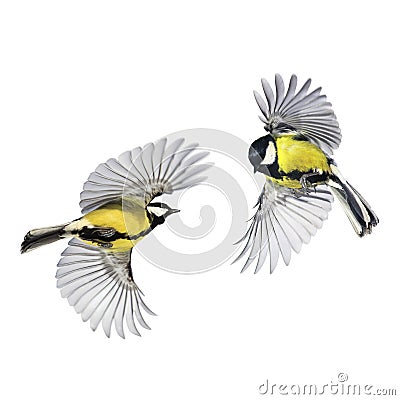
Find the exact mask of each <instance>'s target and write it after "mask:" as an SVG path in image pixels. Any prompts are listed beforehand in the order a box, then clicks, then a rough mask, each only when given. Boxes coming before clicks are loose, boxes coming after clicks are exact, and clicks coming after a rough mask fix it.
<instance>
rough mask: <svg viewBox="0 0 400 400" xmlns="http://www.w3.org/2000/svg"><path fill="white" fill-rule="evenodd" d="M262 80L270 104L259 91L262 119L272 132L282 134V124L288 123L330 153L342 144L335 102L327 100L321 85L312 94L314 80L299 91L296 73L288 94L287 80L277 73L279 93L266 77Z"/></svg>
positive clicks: (291, 79) (257, 97) (309, 81)
mask: <svg viewBox="0 0 400 400" xmlns="http://www.w3.org/2000/svg"><path fill="white" fill-rule="evenodd" d="M261 83H262V88H263V91H264V94H265V97H266V99H267V103H265V101H264V100H263V98H262V96H261V95H260V94H259V93H257V92H256V91H254V96H255V99H256V102H257V104H258V106H259V108H260V110H261V112H262V116H260V119H261V121H262V122H263V123H265V125H266V128H267V129H268V130H269V131H270V132H272V134H274V135H277V136H278V135H279V134H280V131H279V123H285V124H287V125H290V126H291V127H293V129H294V130H295V131H297V132H298V133H300V134H301V135H303V136H305V137H307V138H308V139H309V140H310V141H311V142H313V143H314V144H316V145H318V146H319V147H320V148H321V149H322V150H323V151H324V152H325V153H327V154H328V155H330V154H332V153H333V151H334V150H335V149H337V148H338V147H339V145H340V141H341V137H342V135H341V133H340V128H339V124H338V122H337V119H336V115H335V114H334V112H333V110H332V104H331V103H329V102H327V100H326V96H325V95H321V88H317V89H315V90H314V91H312V92H311V93H308V89H309V88H310V85H311V79H308V80H307V81H306V82H305V84H304V85H303V86H302V87H301V89H300V90H299V91H298V92H297V93H296V87H297V77H296V75H292V76H291V78H290V82H289V87H288V90H287V92H286V94H285V85H284V82H283V79H282V77H281V76H280V75H279V74H276V75H275V92H276V96H275V95H274V92H273V90H272V88H271V86H270V84H269V83H268V82H267V81H266V80H265V79H262V80H261Z"/></svg>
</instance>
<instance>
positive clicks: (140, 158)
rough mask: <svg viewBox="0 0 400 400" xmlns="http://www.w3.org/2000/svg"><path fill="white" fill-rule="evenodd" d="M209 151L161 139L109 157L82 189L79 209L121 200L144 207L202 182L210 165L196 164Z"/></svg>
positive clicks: (180, 140)
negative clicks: (155, 200) (164, 195)
mask: <svg viewBox="0 0 400 400" xmlns="http://www.w3.org/2000/svg"><path fill="white" fill-rule="evenodd" d="M207 155H208V152H205V151H199V149H198V144H197V143H192V144H189V145H186V146H185V145H184V139H176V140H174V141H173V142H171V143H170V144H168V143H167V139H166V138H163V139H161V140H159V141H157V142H155V143H149V144H147V145H146V146H144V147H143V148H141V147H137V148H135V149H133V150H131V151H127V152H125V153H123V154H121V155H120V156H119V157H118V159H115V158H111V159H109V160H108V161H107V162H105V163H103V164H100V165H99V166H98V167H97V168H96V170H95V171H94V172H92V173H91V174H90V175H89V178H88V180H87V181H86V183H85V184H84V186H83V192H82V193H81V202H80V206H81V207H82V213H84V214H86V213H88V212H90V211H93V210H95V209H96V208H99V207H101V206H103V205H105V204H107V203H109V202H112V201H120V200H121V199H122V198H123V197H134V198H136V200H137V201H140V202H143V203H144V205H147V204H148V203H149V202H150V201H151V200H152V199H153V198H154V197H156V196H158V195H161V194H163V193H172V192H173V191H175V190H181V189H184V188H186V187H189V186H191V185H194V184H196V183H199V182H201V181H203V180H204V176H201V173H202V172H203V171H205V170H206V169H207V168H209V167H210V164H207V163H203V164H198V162H199V161H201V160H202V159H203V158H204V157H206V156H207Z"/></svg>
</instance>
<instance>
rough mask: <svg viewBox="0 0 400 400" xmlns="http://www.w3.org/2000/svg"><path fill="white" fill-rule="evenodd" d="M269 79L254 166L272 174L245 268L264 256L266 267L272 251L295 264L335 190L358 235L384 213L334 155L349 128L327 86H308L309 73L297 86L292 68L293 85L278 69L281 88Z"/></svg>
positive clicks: (248, 237) (274, 259)
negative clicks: (338, 114)
mask: <svg viewBox="0 0 400 400" xmlns="http://www.w3.org/2000/svg"><path fill="white" fill-rule="evenodd" d="M261 83H262V87H263V91H264V94H265V97H266V100H267V103H266V102H265V101H264V99H263V97H262V96H261V95H260V94H259V93H257V92H256V91H254V96H255V99H256V102H257V104H258V106H259V108H260V110H261V113H262V115H261V116H260V117H259V118H260V119H261V121H262V122H263V123H264V124H265V125H264V129H265V131H266V132H265V135H263V136H262V137H260V138H259V139H257V140H255V141H254V142H253V143H252V144H251V146H250V149H249V153H248V158H249V161H250V163H251V164H252V166H253V169H254V173H257V172H260V173H262V174H264V175H265V178H266V182H265V185H264V187H263V190H262V193H261V195H260V196H259V199H258V202H257V204H256V206H255V207H256V208H257V210H256V213H255V215H254V217H253V218H252V221H251V224H250V227H249V228H248V230H247V232H246V234H245V235H244V236H243V238H242V239H241V240H240V241H239V242H238V243H241V242H245V245H244V247H243V249H242V252H241V253H240V254H239V257H238V258H237V259H236V260H235V261H237V260H238V259H240V258H241V257H243V256H244V255H245V254H248V256H247V260H246V263H245V265H244V267H243V269H242V271H243V270H245V269H246V268H248V266H249V265H250V264H251V263H252V262H253V261H257V263H256V267H255V272H258V271H259V269H260V268H261V267H262V265H263V264H264V262H265V260H266V257H267V255H268V254H269V257H270V260H269V263H270V272H271V273H272V272H273V271H274V269H275V267H276V265H277V263H278V260H279V255H281V256H282V258H283V260H284V262H285V264H286V265H288V264H289V262H290V257H291V249H293V250H294V251H296V252H299V251H300V248H301V245H302V243H308V242H309V241H310V238H311V236H312V235H314V234H315V233H316V230H317V228H320V227H321V226H322V222H323V221H324V220H325V219H326V218H327V216H328V212H329V210H330V209H331V203H332V202H333V196H332V193H333V194H334V195H335V196H336V197H337V199H338V200H339V202H340V204H341V205H342V206H343V209H344V212H345V213H346V215H347V217H348V219H349V220H350V222H351V224H352V226H353V228H354V230H355V232H356V233H357V235H358V236H360V237H362V236H364V235H366V234H368V233H371V231H372V228H373V227H374V226H376V225H377V224H378V222H379V220H378V217H377V216H376V214H375V213H374V212H373V211H372V209H371V207H370V206H369V204H368V203H367V202H366V200H365V199H364V198H363V197H362V196H361V195H360V194H359V193H358V191H357V190H356V189H355V188H354V187H353V186H352V185H351V184H350V183H349V182H347V180H346V179H345V178H344V177H343V175H342V174H341V173H340V171H339V169H338V167H337V165H336V163H335V162H334V160H333V159H332V158H331V156H332V153H333V150H334V149H336V148H338V147H339V144H340V141H341V133H340V129H339V124H338V122H337V120H336V116H335V114H334V112H333V110H332V108H331V106H332V105H331V103H328V102H327V100H326V96H325V95H321V88H320V87H319V88H318V89H315V90H314V91H312V92H311V93H308V89H309V87H310V85H311V79H308V80H307V81H306V82H305V84H304V85H303V86H302V87H301V89H300V90H299V91H298V92H296V86H297V77H296V75H292V76H291V78H290V82H289V87H288V90H287V91H286V92H285V85H284V82H283V79H282V77H281V76H280V75H279V74H276V75H275V89H276V90H275V94H274V91H273V90H272V88H271V86H270V85H269V83H268V82H267V81H266V80H265V79H262V80H261Z"/></svg>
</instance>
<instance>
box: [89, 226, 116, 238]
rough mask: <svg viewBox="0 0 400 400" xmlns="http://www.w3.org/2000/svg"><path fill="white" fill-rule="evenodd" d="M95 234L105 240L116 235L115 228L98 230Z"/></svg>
mask: <svg viewBox="0 0 400 400" xmlns="http://www.w3.org/2000/svg"><path fill="white" fill-rule="evenodd" d="M93 234H97V235H99V236H101V237H104V238H109V237H111V236H113V235H114V234H115V229H114V228H96V229H94V230H93Z"/></svg>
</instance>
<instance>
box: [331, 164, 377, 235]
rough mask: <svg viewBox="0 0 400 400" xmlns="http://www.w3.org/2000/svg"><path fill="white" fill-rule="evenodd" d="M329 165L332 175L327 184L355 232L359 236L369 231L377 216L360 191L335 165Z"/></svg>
mask: <svg viewBox="0 0 400 400" xmlns="http://www.w3.org/2000/svg"><path fill="white" fill-rule="evenodd" d="M330 167H331V170H332V173H333V175H332V176H331V178H330V180H329V182H328V184H329V185H330V187H331V189H332V191H333V193H334V194H335V195H336V197H337V199H338V200H339V202H340V204H341V205H342V206H343V209H344V212H345V213H346V215H347V218H348V219H349V220H350V222H351V224H352V226H353V228H354V230H355V232H356V233H357V235H358V236H360V237H362V236H364V235H366V234H368V233H371V231H372V227H374V226H376V225H377V224H378V222H379V219H378V217H377V216H376V214H375V213H374V212H373V211H372V209H371V206H370V205H369V204H368V203H367V202H366V201H365V199H364V198H363V197H362V196H361V195H360V193H358V192H357V190H356V189H354V188H353V186H351V185H350V183H349V182H347V181H346V179H344V178H343V176H342V174H341V173H340V171H339V170H338V168H337V167H336V165H333V164H331V166H330Z"/></svg>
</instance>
